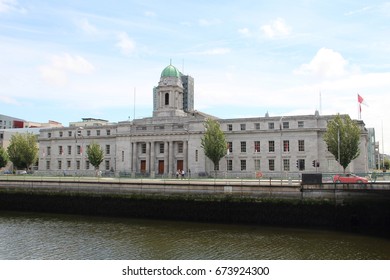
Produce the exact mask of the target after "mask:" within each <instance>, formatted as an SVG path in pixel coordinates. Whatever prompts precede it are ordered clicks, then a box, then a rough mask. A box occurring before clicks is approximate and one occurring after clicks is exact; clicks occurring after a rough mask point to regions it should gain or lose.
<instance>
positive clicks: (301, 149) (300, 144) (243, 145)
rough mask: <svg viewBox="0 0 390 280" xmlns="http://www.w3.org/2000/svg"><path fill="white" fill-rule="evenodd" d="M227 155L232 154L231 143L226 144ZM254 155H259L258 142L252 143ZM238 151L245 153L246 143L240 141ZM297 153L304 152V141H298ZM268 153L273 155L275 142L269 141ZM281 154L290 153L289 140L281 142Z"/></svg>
mask: <svg viewBox="0 0 390 280" xmlns="http://www.w3.org/2000/svg"><path fill="white" fill-rule="evenodd" d="M227 146H228V150H229V153H233V150H234V149H233V142H227ZM253 147H254V150H253V152H255V153H260V151H261V149H260V141H254V143H253ZM240 151H241V153H246V152H247V142H246V141H241V142H240ZM298 151H299V152H304V151H305V140H298ZM268 152H270V153H273V152H275V141H273V140H270V141H268ZM283 152H290V140H283Z"/></svg>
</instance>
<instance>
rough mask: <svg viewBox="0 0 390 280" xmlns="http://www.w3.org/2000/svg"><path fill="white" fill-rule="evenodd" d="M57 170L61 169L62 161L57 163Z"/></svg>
mask: <svg viewBox="0 0 390 280" xmlns="http://www.w3.org/2000/svg"><path fill="white" fill-rule="evenodd" d="M58 169H59V170H61V169H62V161H61V160H59V161H58Z"/></svg>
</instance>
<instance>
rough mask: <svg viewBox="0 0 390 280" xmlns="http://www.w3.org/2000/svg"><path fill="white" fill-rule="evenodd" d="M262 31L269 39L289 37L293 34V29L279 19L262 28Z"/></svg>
mask: <svg viewBox="0 0 390 280" xmlns="http://www.w3.org/2000/svg"><path fill="white" fill-rule="evenodd" d="M261 30H262V31H263V33H264V35H265V36H266V37H268V38H275V37H282V36H287V35H289V34H290V33H291V27H289V26H288V25H286V23H285V22H284V20H283V19H282V18H277V19H275V20H273V21H272V22H271V23H269V24H266V25H263V26H261Z"/></svg>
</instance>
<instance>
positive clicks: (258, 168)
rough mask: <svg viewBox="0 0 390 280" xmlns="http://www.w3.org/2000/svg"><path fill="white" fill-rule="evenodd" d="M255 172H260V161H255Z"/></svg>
mask: <svg viewBox="0 0 390 280" xmlns="http://www.w3.org/2000/svg"><path fill="white" fill-rule="evenodd" d="M255 170H261V169H260V160H259V159H255Z"/></svg>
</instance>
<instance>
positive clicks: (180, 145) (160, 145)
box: [141, 142, 184, 154]
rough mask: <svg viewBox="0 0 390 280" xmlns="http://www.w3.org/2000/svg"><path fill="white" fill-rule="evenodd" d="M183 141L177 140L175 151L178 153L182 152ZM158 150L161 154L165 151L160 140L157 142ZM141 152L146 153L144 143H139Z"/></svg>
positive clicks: (163, 144)
mask: <svg viewBox="0 0 390 280" xmlns="http://www.w3.org/2000/svg"><path fill="white" fill-rule="evenodd" d="M183 147H184V144H183V142H177V152H178V153H179V154H182V153H183ZM159 152H160V154H163V153H164V152H165V143H163V142H161V143H159ZM141 153H142V154H146V143H141Z"/></svg>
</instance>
